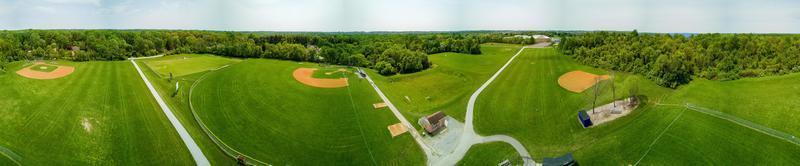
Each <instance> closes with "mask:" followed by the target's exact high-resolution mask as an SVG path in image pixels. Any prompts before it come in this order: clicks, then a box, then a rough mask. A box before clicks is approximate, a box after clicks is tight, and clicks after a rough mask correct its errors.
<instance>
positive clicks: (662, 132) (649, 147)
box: [633, 109, 686, 166]
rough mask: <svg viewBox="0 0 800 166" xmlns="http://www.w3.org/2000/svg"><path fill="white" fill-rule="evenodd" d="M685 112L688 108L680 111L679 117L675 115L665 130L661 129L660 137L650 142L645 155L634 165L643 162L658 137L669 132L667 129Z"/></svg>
mask: <svg viewBox="0 0 800 166" xmlns="http://www.w3.org/2000/svg"><path fill="white" fill-rule="evenodd" d="M683 112H686V109H683V110H682V111H681V113H680V114H678V116H677V117H675V119H672V122H669V125H667V128H664V130H663V131H661V134H658V137H656V139H655V140H653V142H652V143H650V146H647V151H645V152H644V155H642V157H641V158H639V160H636V164H633V165H634V166H635V165H639V162H641V161H642V159H644V157H645V156H647V154H648V153H650V150H652V149H653V145H655V144H656V142H658V139H661V136H663V135H664V133H667V130H669V128H670V127H672V124H674V123H675V121H678V118H681V116H683Z"/></svg>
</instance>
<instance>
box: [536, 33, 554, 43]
mask: <svg viewBox="0 0 800 166" xmlns="http://www.w3.org/2000/svg"><path fill="white" fill-rule="evenodd" d="M533 39H534V40H536V42H537V43H541V42H550V37H549V36H545V35H533Z"/></svg>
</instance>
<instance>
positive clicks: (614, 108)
mask: <svg viewBox="0 0 800 166" xmlns="http://www.w3.org/2000/svg"><path fill="white" fill-rule="evenodd" d="M615 104H616V105H615ZM637 106H638V102H636V100H634V99H633V98H626V99H622V100H617V101H614V102H613V103H608V104H606V105H602V106H600V107H597V108H594V111H592V109H589V110H586V114H589V119H591V120H592V127H594V126H597V125H600V124H603V123H606V122H611V121H614V120H615V119H617V118H620V117H623V116H626V115H628V114H630V113H631V112H633V110H634V109H636V107H637Z"/></svg>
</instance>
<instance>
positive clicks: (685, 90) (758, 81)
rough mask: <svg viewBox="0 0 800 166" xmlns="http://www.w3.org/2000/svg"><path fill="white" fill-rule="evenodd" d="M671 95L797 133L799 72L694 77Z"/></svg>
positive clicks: (799, 133)
mask: <svg viewBox="0 0 800 166" xmlns="http://www.w3.org/2000/svg"><path fill="white" fill-rule="evenodd" d="M672 98H675V99H676V100H674V103H678V104H682V103H693V104H695V105H699V106H702V107H706V108H711V109H714V110H717V111H721V112H724V113H727V114H731V115H734V116H737V117H740V118H743V119H746V120H749V121H752V122H755V123H758V124H761V125H764V126H767V127H770V128H773V129H776V130H780V131H784V132H787V133H790V134H792V135H795V136H800V121H798V119H800V74H790V75H784V76H777V77H765V78H745V79H741V80H736V81H727V82H718V81H709V80H695V81H694V82H692V83H691V84H689V85H687V86H685V87H681V88H680V89H679V90H678V92H677V93H676V94H674V95H673V97H672ZM732 103H735V104H732Z"/></svg>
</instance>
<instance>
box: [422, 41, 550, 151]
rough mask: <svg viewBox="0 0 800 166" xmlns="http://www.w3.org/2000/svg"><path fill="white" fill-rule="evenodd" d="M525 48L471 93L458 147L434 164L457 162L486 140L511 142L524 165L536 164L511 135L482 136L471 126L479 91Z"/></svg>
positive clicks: (520, 51)
mask: <svg viewBox="0 0 800 166" xmlns="http://www.w3.org/2000/svg"><path fill="white" fill-rule="evenodd" d="M525 48H528V47H522V48H520V49H519V51H517V53H516V54H514V56H512V57H511V59H509V60H508V62H506V64H504V65H503V67H500V69H499V70H497V72H496V73H494V75H492V77H490V78H489V80H487V81H486V82H485V83H483V85H481V87H479V88H478V90H476V91H475V93H473V94H472V96H470V97H469V103H467V113H466V114H467V115H466V118H464V119H465V120H466V124H465V125H464V132H463V133H462V136H461V141H459V143H458V147H456V150H455V151H454V152H453V153H451V154H450V155H448V156H446V157H445V158H443V159H442V160H441V161H439V162H438V163H437V164H436V165H446V164H455V163H458V161H459V160H461V158H463V157H464V155H466V154H467V151H469V148H470V147H471V146H472V145H474V144H479V143H486V142H494V141H502V142H505V143H508V144H511V146H513V147H514V149H515V150H517V153H519V155H520V157H521V158H522V159H523V161H524V162H525V163H524V164H525V165H536V162H534V161H533V159H532V158H531V155H530V154H529V153H528V150H527V149H525V146H523V145H522V143H520V142H519V141H517V140H516V139H514V138H513V137H511V136H507V135H492V136H488V137H484V136H481V135H478V134H477V133H475V128H474V127H473V119H474V116H473V114H474V112H475V111H474V110H475V101H477V100H478V96H480V94H481V92H483V90H484V89H486V87H488V86H489V84H491V83H492V81H494V79H496V78H497V76H499V75H500V73H502V72H503V70H505V69H506V67H508V65H510V64H511V62H512V61H514V59H515V58H517V56H518V55H519V54H520V53H522V51H523V50H525Z"/></svg>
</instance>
